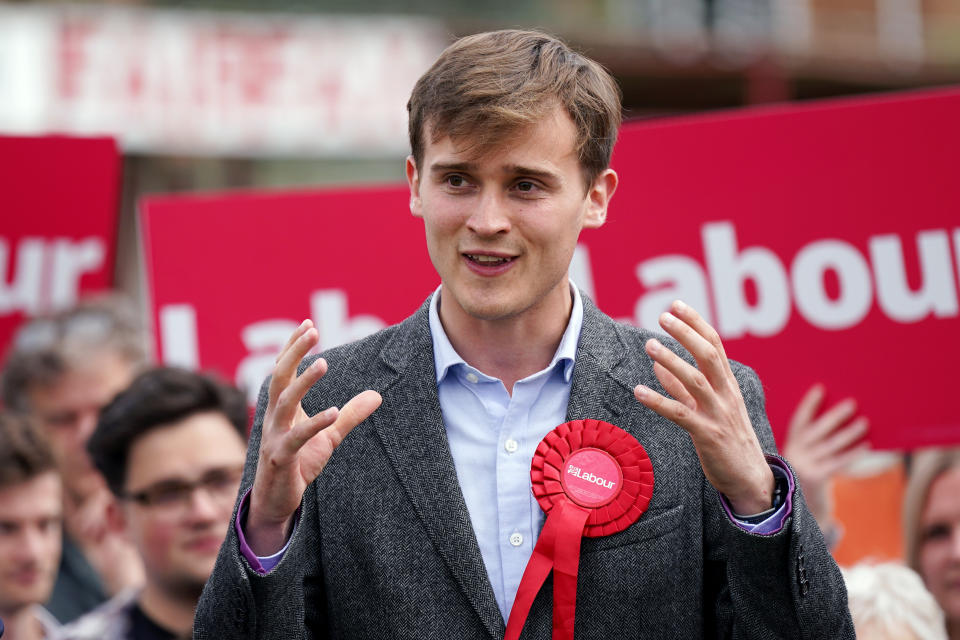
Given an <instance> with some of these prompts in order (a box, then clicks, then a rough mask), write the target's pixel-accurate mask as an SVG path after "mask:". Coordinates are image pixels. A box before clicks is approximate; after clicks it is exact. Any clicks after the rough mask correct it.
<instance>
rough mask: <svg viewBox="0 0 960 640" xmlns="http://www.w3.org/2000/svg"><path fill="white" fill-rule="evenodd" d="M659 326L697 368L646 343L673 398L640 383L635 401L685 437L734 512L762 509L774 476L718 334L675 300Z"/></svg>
mask: <svg viewBox="0 0 960 640" xmlns="http://www.w3.org/2000/svg"><path fill="white" fill-rule="evenodd" d="M660 326H661V327H663V329H664V331H666V332H667V333H668V334H670V335H671V336H672V337H673V338H675V339H676V340H677V341H678V342H679V343H680V344H682V345H683V346H684V347H685V348H686V349H687V351H689V352H690V353H691V354H692V355H693V358H694V360H695V361H696V363H697V366H696V367H694V366H693V365H691V364H689V363H688V362H686V361H685V360H683V359H682V358H680V356H678V355H677V354H675V353H674V352H672V351H671V350H669V349H667V348H666V347H664V346H663V345H662V344H661V343H660V341H659V340H656V339H650V340H648V341H647V343H646V345H645V348H646V352H647V354H648V355H649V356H650V358H652V359H653V361H654V365H653V371H654V374H655V375H656V376H657V379H658V380H659V381H660V384H662V385H663V388H664V389H666V391H667V393H669V394H670V395H671V396H673V397H672V398H670V397H666V396H664V395H662V394H660V393H657V392H656V391H654V390H653V389H651V388H649V387H647V386H645V385H642V384H641V385H637V386H636V388H635V389H634V390H633V393H634V395H635V396H636V398H637V400H639V401H640V402H641V403H642V404H643V405H644V406H646V407H648V408H650V409H652V410H653V411H656V412H657V413H658V414H660V415H661V416H663V417H664V418H666V419H668V420H670V421H672V422H675V423H676V424H678V425H680V426H681V427H683V429H685V430H686V431H687V433H689V434H690V437H691V439H692V440H693V446H694V447H695V448H696V450H697V455H698V456H699V458H700V465H701V466H702V467H703V473H704V475H706V477H707V480H708V481H709V482H710V484H712V485H713V487H714V488H715V489H716V490H717V491H719V492H720V493H722V494H723V495H724V496H726V497H727V500H729V501H730V505H731V507H733V510H734V512H735V513H738V514H741V515H752V514H755V513H760V512H762V511H766V510H767V509H769V508H770V506H771V504H772V501H773V486H774V480H773V472H772V471H770V465H769V464H767V461H766V459H765V458H764V456H763V450H762V449H761V448H760V442H759V441H758V440H757V435H756V433H755V432H754V430H753V426H752V425H751V423H750V416H749V414H748V413H747V408H746V405H744V402H743V396H742V395H741V394H740V385H739V384H738V383H737V379H736V378H735V377H734V375H733V371H732V370H731V369H730V362H729V361H728V360H727V354H726V352H725V351H724V349H723V343H722V342H721V341H720V336H719V335H718V334H717V332H716V331H715V330H714V328H713V327H711V326H710V325H709V324H708V323H707V322H706V321H705V320H704V319H703V318H702V317H701V316H700V314H699V313H697V312H696V311H695V310H694V309H693V308H691V307H690V306H688V305H686V304H684V303H683V302H680V301H679V300H677V301H675V302H674V303H673V304H672V305H671V307H670V311H669V312H666V313H664V314H662V315H661V316H660Z"/></svg>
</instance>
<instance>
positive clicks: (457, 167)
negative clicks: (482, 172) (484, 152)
mask: <svg viewBox="0 0 960 640" xmlns="http://www.w3.org/2000/svg"><path fill="white" fill-rule="evenodd" d="M474 168H476V165H475V164H473V163H472V162H434V163H433V164H432V165H430V171H431V172H432V173H440V172H443V171H471V170H473V169H474Z"/></svg>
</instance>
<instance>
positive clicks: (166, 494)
mask: <svg viewBox="0 0 960 640" xmlns="http://www.w3.org/2000/svg"><path fill="white" fill-rule="evenodd" d="M242 477H243V466H242V465H240V466H237V467H225V468H218V469H211V470H210V471H207V472H206V473H205V474H203V475H202V476H200V478H199V479H198V480H195V481H193V482H190V481H189V480H164V481H162V482H158V483H156V484H153V485H150V486H149V487H146V488H144V489H140V490H139V491H130V492H125V493H124V494H123V495H122V496H121V497H122V498H123V499H125V500H131V501H133V502H136V503H137V504H141V505H143V506H145V507H149V508H151V509H158V510H164V511H176V510H179V509H181V508H183V507H186V506H187V505H189V504H190V501H191V500H192V498H193V492H194V491H196V490H197V489H203V490H204V491H205V492H206V494H207V495H208V496H210V497H211V498H213V499H214V500H216V501H218V502H226V501H230V502H231V503H232V502H233V500H234V499H235V498H236V497H237V489H238V488H239V486H240V479H241V478H242Z"/></svg>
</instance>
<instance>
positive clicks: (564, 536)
mask: <svg viewBox="0 0 960 640" xmlns="http://www.w3.org/2000/svg"><path fill="white" fill-rule="evenodd" d="M588 517H590V511H589V510H587V509H584V508H582V507H578V506H577V505H575V504H572V503H570V502H567V501H566V500H564V501H561V502H559V503H558V504H557V505H556V506H555V507H554V508H553V509H552V510H551V511H550V514H549V515H548V516H547V521H546V522H545V523H544V525H543V530H542V531H541V532H540V537H539V538H538V539H537V544H536V545H534V547H533V554H532V555H531V556H530V561H529V562H528V563H527V567H526V569H524V570H523V577H522V578H521V579H520V586H519V588H518V589H517V595H516V598H514V600H513V608H511V609H510V617H509V619H508V620H507V630H506V634H505V635H504V640H519V638H520V632H521V631H523V625H524V623H525V622H526V621H527V616H528V615H529V613H530V607H532V606H533V601H534V600H535V599H536V597H537V593H538V592H539V591H540V587H542V586H543V583H544V582H545V581H546V579H547V576H548V575H549V574H550V570H551V569H552V570H553V571H554V586H553V638H554V640H573V624H574V618H575V609H576V605H577V570H578V568H579V566H580V539H581V536H582V535H583V527H584V525H586V522H587V518H588Z"/></svg>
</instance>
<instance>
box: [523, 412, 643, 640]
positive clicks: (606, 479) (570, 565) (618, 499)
mask: <svg viewBox="0 0 960 640" xmlns="http://www.w3.org/2000/svg"><path fill="white" fill-rule="evenodd" d="M530 479H531V481H532V484H533V495H534V496H535V497H536V498H537V502H538V503H539V504H540V508H541V509H543V510H544V512H545V513H546V514H547V521H546V523H544V525H543V530H542V531H541V532H540V537H539V538H538V539H537V544H536V546H534V548H533V554H532V555H531V556H530V561H529V562H528V563H527V567H526V569H524V572H523V578H522V579H521V580H520V588H519V589H518V590H517V596H516V598H515V599H514V603H513V608H512V609H511V610H510V617H509V619H508V621H507V630H506V635H505V640H517V639H518V638H519V637H520V632H521V631H522V630H523V624H524V622H525V621H526V619H527V614H528V613H529V612H530V607H531V606H532V605H533V601H534V598H536V595H537V592H538V591H539V590H540V587H541V586H542V585H543V583H544V581H546V579H547V576H548V575H549V574H550V572H551V571H553V574H554V576H553V640H573V627H574V620H575V617H576V616H575V614H576V604H577V572H578V569H579V564H580V541H581V539H582V538H583V536H587V537H590V538H596V537H600V536H608V535H611V534H614V533H619V532H620V531H623V530H624V529H626V528H627V527H629V526H630V525H631V524H633V523H634V522H636V521H637V520H638V519H639V518H640V516H641V515H643V512H644V511H646V509H647V506H648V505H649V504H650V498H651V496H652V495H653V465H652V464H651V463H650V457H649V456H648V455H647V452H646V450H645V449H644V448H643V445H641V444H640V443H639V442H638V441H637V439H636V438H634V437H633V436H632V435H630V434H629V433H627V432H626V431H624V430H623V429H621V428H620V427H616V426H614V425H612V424H610V423H608V422H603V421H601V420H574V421H572V422H566V423H564V424H561V425H560V426H559V427H557V428H555V429H554V430H553V431H551V432H550V433H548V434H547V436H546V437H545V438H544V439H543V440H542V441H541V442H540V444H539V445H538V446H537V451H536V453H534V455H533V463H532V465H531V468H530Z"/></svg>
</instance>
